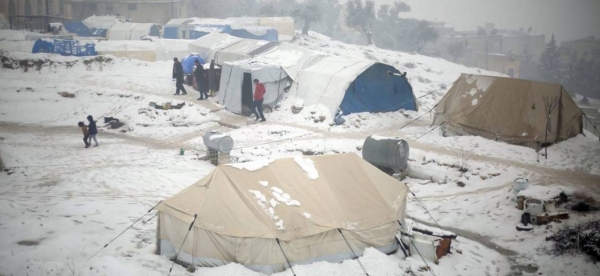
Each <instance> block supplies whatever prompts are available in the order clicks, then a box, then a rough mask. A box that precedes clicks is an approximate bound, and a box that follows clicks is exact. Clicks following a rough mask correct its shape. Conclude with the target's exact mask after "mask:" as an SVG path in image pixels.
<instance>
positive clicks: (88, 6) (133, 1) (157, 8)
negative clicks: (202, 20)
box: [73, 0, 187, 25]
mask: <svg viewBox="0 0 600 276" xmlns="http://www.w3.org/2000/svg"><path fill="white" fill-rule="evenodd" d="M73 14H74V16H73V19H75V20H83V19H85V18H87V17H89V16H92V15H118V16H122V17H125V18H127V20H130V21H133V22H141V23H156V24H161V25H162V24H166V23H167V22H168V21H169V20H171V19H173V18H185V17H187V1H186V0H91V1H88V0H85V1H83V0H73Z"/></svg>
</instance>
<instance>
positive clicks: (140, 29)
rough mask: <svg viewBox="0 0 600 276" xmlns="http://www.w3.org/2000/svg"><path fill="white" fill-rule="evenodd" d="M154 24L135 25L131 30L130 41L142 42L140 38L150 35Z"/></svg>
mask: <svg viewBox="0 0 600 276" xmlns="http://www.w3.org/2000/svg"><path fill="white" fill-rule="evenodd" d="M155 26H156V24H153V23H135V26H134V27H133V30H131V36H130V39H131V40H142V37H144V36H149V35H151V32H152V28H153V27H155Z"/></svg>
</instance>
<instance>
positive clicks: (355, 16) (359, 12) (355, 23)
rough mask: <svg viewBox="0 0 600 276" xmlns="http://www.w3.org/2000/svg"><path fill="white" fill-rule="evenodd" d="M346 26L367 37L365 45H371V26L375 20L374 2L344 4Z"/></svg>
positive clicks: (370, 0) (369, 0) (357, 1)
mask: <svg viewBox="0 0 600 276" xmlns="http://www.w3.org/2000/svg"><path fill="white" fill-rule="evenodd" d="M346 12H347V15H346V24H347V25H348V27H350V28H354V29H356V30H359V31H361V32H363V33H364V34H365V35H366V36H367V44H368V45H373V33H372V32H371V25H372V23H373V21H374V20H375V2H374V1H373V0H366V2H364V3H363V1H362V0H350V1H348V3H347V4H346Z"/></svg>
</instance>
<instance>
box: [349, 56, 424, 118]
mask: <svg viewBox="0 0 600 276" xmlns="http://www.w3.org/2000/svg"><path fill="white" fill-rule="evenodd" d="M391 73H395V74H400V72H399V71H398V70H397V69H396V68H394V67H392V66H389V65H385V64H381V63H376V64H374V65H373V66H371V67H369V69H367V70H365V71H364V72H363V73H362V74H360V75H359V76H358V77H357V78H356V79H355V80H354V82H352V84H350V86H349V87H348V89H347V90H346V94H345V95H344V99H343V100H342V103H341V104H340V110H341V111H342V112H343V113H344V114H349V113H357V112H390V111H396V110H400V109H405V110H417V103H416V100H415V96H414V94H413V89H412V86H411V85H410V83H409V82H408V80H407V79H406V77H404V76H398V75H395V74H391Z"/></svg>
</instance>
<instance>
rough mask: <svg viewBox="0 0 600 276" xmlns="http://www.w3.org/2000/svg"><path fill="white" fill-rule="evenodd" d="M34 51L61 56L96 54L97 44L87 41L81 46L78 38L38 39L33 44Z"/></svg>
mask: <svg viewBox="0 0 600 276" xmlns="http://www.w3.org/2000/svg"><path fill="white" fill-rule="evenodd" d="M31 52H32V53H34V54H36V53H51V54H59V55H61V56H79V57H82V56H95V55H97V53H96V45H94V43H86V44H85V45H83V46H81V45H80V44H79V41H77V40H64V39H54V40H46V39H38V40H36V41H35V43H34V44H33V49H32V50H31Z"/></svg>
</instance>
